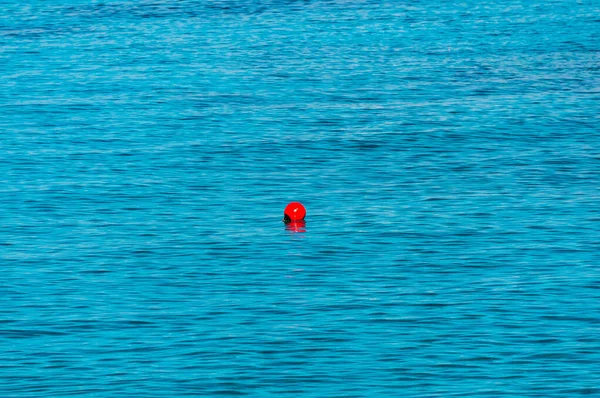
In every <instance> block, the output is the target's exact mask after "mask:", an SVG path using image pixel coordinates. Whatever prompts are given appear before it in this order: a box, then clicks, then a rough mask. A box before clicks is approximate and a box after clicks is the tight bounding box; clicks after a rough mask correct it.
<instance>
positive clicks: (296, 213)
mask: <svg viewBox="0 0 600 398" xmlns="http://www.w3.org/2000/svg"><path fill="white" fill-rule="evenodd" d="M304 217H306V209H305V208H304V206H303V205H302V203H300V202H291V203H290V204H288V205H287V206H286V207H285V210H284V211H283V222H284V223H286V224H287V223H289V222H293V221H302V220H304Z"/></svg>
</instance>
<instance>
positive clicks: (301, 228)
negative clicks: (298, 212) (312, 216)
mask: <svg viewBox="0 0 600 398" xmlns="http://www.w3.org/2000/svg"><path fill="white" fill-rule="evenodd" d="M285 229H287V230H288V231H290V232H294V233H296V232H300V233H304V232H306V221H291V222H289V223H287V224H285Z"/></svg>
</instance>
